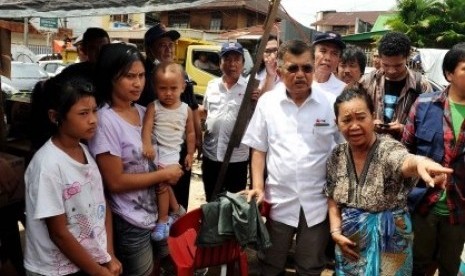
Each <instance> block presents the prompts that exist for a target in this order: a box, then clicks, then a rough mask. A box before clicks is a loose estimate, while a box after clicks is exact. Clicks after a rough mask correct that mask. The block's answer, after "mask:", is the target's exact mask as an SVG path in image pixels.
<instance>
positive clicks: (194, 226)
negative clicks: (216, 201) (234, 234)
mask: <svg viewBox="0 0 465 276" xmlns="http://www.w3.org/2000/svg"><path fill="white" fill-rule="evenodd" d="M201 224H202V209H201V208H198V209H195V210H192V211H190V212H188V213H187V214H185V215H184V216H182V217H181V218H179V219H178V220H177V221H176V222H175V223H173V225H171V228H170V235H169V237H168V248H169V251H170V255H171V259H172V260H173V263H174V266H175V267H176V270H177V275H178V276H184V275H185V276H192V275H194V271H195V270H196V269H200V268H204V267H211V266H218V265H223V264H227V272H228V275H234V269H235V264H236V263H237V264H239V268H240V275H242V276H246V275H247V274H248V264H247V254H246V253H245V252H244V251H243V250H242V249H241V246H240V245H239V244H238V243H237V241H236V240H235V239H231V240H228V241H225V242H224V243H223V244H222V245H220V246H215V247H197V246H196V244H195V243H196V240H197V235H198V233H199V231H200V226H201Z"/></svg>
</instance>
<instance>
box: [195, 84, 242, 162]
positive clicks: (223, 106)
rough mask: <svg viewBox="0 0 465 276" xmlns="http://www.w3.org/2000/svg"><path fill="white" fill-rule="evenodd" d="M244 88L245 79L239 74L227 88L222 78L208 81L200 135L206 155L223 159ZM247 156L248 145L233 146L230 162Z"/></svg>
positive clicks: (219, 159)
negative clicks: (235, 81) (202, 134)
mask: <svg viewBox="0 0 465 276" xmlns="http://www.w3.org/2000/svg"><path fill="white" fill-rule="evenodd" d="M246 87H247V80H246V79H245V78H244V77H242V76H241V77H239V79H238V81H237V83H236V84H234V85H233V86H232V87H231V88H230V89H227V88H226V86H225V85H224V83H223V78H222V77H221V78H217V79H214V80H211V81H210V82H209V83H208V86H207V90H206V91H205V95H204V98H203V107H204V108H205V110H206V111H207V119H206V121H205V128H206V130H205V134H204V138H203V155H204V156H205V157H206V158H208V159H210V160H213V161H219V162H223V159H224V155H225V154H226V149H227V147H228V143H229V138H230V136H231V133H232V131H233V128H234V124H235V123H236V119H237V116H238V113H239V108H240V106H241V103H242V99H243V98H244V94H245V90H246ZM248 158H249V147H247V146H246V145H242V144H241V145H240V146H239V147H237V148H235V149H234V151H233V154H232V156H231V160H230V162H231V163H235V162H242V161H247V160H248Z"/></svg>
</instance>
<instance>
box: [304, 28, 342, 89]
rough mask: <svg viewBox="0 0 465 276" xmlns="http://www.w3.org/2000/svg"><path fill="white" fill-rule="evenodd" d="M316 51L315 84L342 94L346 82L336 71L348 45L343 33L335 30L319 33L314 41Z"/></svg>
mask: <svg viewBox="0 0 465 276" xmlns="http://www.w3.org/2000/svg"><path fill="white" fill-rule="evenodd" d="M313 47H314V53H315V76H314V78H313V84H312V85H313V86H315V87H318V88H320V89H322V90H324V91H326V92H328V93H332V94H334V95H336V96H339V94H341V92H342V90H343V89H344V87H345V86H346V84H345V83H344V82H343V81H341V80H339V79H338V78H337V77H336V75H335V74H334V72H336V70H337V65H338V64H339V60H340V58H341V55H342V51H343V50H344V49H345V47H346V45H345V43H344V42H343V41H342V39H341V35H340V34H338V33H334V32H325V33H321V34H318V35H317V36H316V37H315V40H314V41H313Z"/></svg>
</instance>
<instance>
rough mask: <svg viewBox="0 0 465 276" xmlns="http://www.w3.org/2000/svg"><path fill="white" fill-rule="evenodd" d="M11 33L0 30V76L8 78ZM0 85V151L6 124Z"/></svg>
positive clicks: (4, 137)
mask: <svg viewBox="0 0 465 276" xmlns="http://www.w3.org/2000/svg"><path fill="white" fill-rule="evenodd" d="M10 53H11V32H10V31H9V30H7V29H3V28H0V75H4V76H6V77H10V71H11V70H10V69H11V54H10ZM1 91H2V90H1V83H0V149H1V148H3V146H4V145H5V142H6V135H7V133H6V124H5V120H4V118H5V110H4V108H5V106H4V103H5V99H4V95H3V93H2V92H1Z"/></svg>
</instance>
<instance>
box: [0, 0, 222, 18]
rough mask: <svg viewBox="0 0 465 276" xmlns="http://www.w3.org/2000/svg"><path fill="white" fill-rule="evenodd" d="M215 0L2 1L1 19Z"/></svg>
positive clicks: (87, 13) (142, 9) (128, 10)
mask: <svg viewBox="0 0 465 276" xmlns="http://www.w3.org/2000/svg"><path fill="white" fill-rule="evenodd" d="M212 1H214V0H195V1H193V0H85V1H83V0H56V1H50V0H21V1H18V0H0V18H23V17H50V18H54V17H79V16H94V15H109V14H128V13H146V12H154V11H166V10H173V9H178V8H192V7H197V6H199V5H204V4H207V3H210V2H212Z"/></svg>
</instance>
